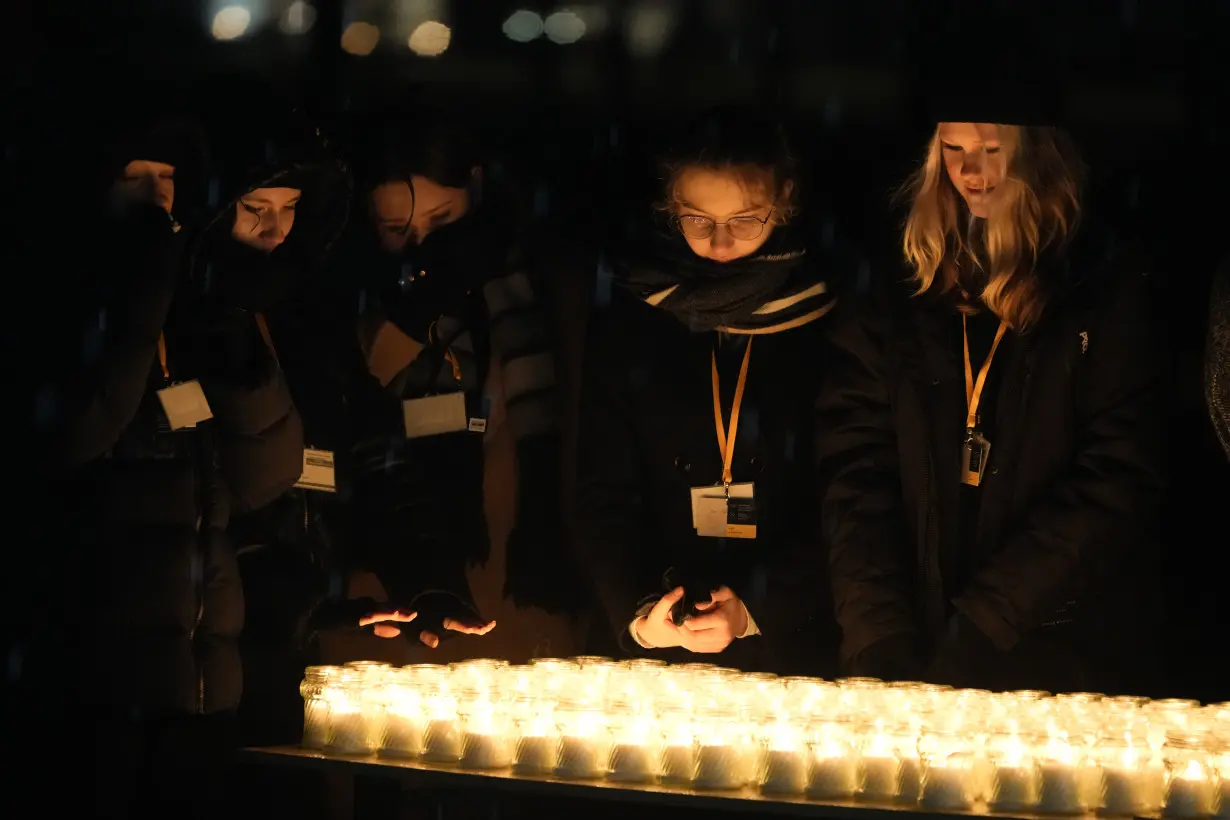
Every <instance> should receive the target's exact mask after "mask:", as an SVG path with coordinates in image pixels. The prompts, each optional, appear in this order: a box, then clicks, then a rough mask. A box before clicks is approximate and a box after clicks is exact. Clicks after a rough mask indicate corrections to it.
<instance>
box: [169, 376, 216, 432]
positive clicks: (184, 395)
mask: <svg viewBox="0 0 1230 820" xmlns="http://www.w3.org/2000/svg"><path fill="white" fill-rule="evenodd" d="M158 401H159V402H160V403H161V404H162V412H164V413H166V414H167V423H168V424H169V425H170V426H171V429H172V430H188V429H191V428H193V427H196V426H197V425H198V424H199V423H201V422H202V421H209V420H210V419H212V418H213V417H214V414H213V411H212V410H210V409H209V402H208V401H206V399H205V391H204V390H202V389H201V383H200V382H198V381H197V380H196V379H193V380H192V381H190V382H181V383H179V384H173V385H171V386H170V387H164V388H162V389H161V390H159V391H158Z"/></svg>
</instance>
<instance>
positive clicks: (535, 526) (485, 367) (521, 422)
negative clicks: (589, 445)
mask: <svg viewBox="0 0 1230 820" xmlns="http://www.w3.org/2000/svg"><path fill="white" fill-rule="evenodd" d="M373 125H374V128H373V131H372V132H371V133H370V134H364V133H361V134H360V138H359V140H358V146H359V147H358V148H357V150H356V152H355V162H356V176H357V178H358V180H359V184H360V192H359V197H358V202H359V205H358V208H361V209H362V211H363V212H364V216H365V217H366V218H365V219H359V220H356V224H355V225H354V230H353V231H352V232H351V233H352V235H351V237H350V239H351V242H350V243H349V246H348V248H347V253H345V254H343V255H342V256H341V257H340V259H339V262H340V263H341V264H343V265H344V266H345V270H346V272H347V273H346V275H348V276H349V277H350V278H351V279H352V281H354V280H356V279H357V280H358V281H357V284H358V285H359V286H360V288H361V290H362V296H361V299H362V303H361V305H360V310H361V312H362V318H361V321H360V327H359V334H360V337H361V344H362V346H363V349H364V352H365V355H366V357H367V361H368V365H369V368H370V371H371V373H372V374H373V375H374V376H375V377H376V378H377V379H378V381H379V382H380V383H381V384H382V385H383V386H384V389H385V390H386V392H387V395H388V396H389V398H390V400H391V401H392V402H393V403H394V406H395V407H396V408H397V410H398V412H397V415H396V420H395V422H394V424H393V425H387V424H384V422H385V421H386V420H385V419H381V420H380V421H377V422H374V423H373V425H372V426H371V428H370V429H369V431H368V435H367V436H366V438H365V439H363V440H361V441H360V442H358V446H357V448H356V450H355V474H354V487H353V520H354V521H355V522H356V525H355V526H356V529H355V539H356V542H357V544H356V555H355V556H354V557H355V560H356V561H357V562H358V563H359V564H360V565H363V566H366V567H368V568H370V569H371V570H373V572H374V573H375V575H376V576H377V577H378V578H379V580H380V582H381V584H382V585H383V587H384V589H385V592H386V593H387V595H388V597H389V599H390V600H391V601H393V602H396V603H397V604H398V605H400V606H406V607H410V608H412V609H414V610H415V611H416V612H418V618H419V620H418V623H417V624H416V629H415V630H414V631H415V632H416V633H417V635H418V638H419V639H420V641H421V642H422V643H425V644H426V645H428V646H435V645H436V644H437V643H438V642H439V641H440V640H441V639H443V638H445V637H447V636H448V633H450V632H453V633H456V632H461V633H469V634H485V633H486V632H487V631H489V630H490V629H491V628H492V627H493V626H494V622H492V621H489V620H488V619H486V618H483V617H482V616H481V615H480V614H479V611H478V606H477V602H476V600H475V597H474V594H473V592H472V590H471V586H470V578H469V575H470V572H471V570H473V569H474V568H476V567H478V566H480V565H485V564H486V563H487V561H488V559H489V557H491V556H492V554H493V553H492V543H491V535H490V533H489V532H488V522H487V510H488V509H489V506H488V507H487V508H486V509H485V505H484V502H485V500H489V499H487V496H486V490H485V488H484V474H485V470H484V465H485V463H486V450H487V447H486V444H485V443H490V442H492V441H493V436H495V435H496V434H497V433H498V432H499V428H500V427H506V428H507V429H508V431H509V432H510V433H511V435H512V437H513V438H514V439H515V460H516V488H515V498H516V500H515V513H514V515H515V518H514V524H513V529H512V532H511V534H510V535H509V538H508V544H507V550H506V556H507V557H506V561H505V562H504V573H503V578H502V582H501V584H502V587H503V589H502V596H503V597H507V598H510V599H511V600H512V602H513V603H514V604H515V605H516V606H517V607H518V608H527V607H536V608H539V609H543V610H547V611H548V612H552V613H557V612H561V611H566V610H568V609H569V608H570V599H571V596H573V595H574V594H575V589H574V587H575V585H574V584H570V583H569V582H568V581H567V579H568V578H569V577H570V575H569V572H568V562H567V556H566V555H564V554H563V549H562V542H561V536H560V524H559V522H560V518H559V503H558V498H559V493H560V488H559V473H560V469H559V468H560V463H559V462H560V457H559V450H558V435H557V423H558V418H557V417H558V410H557V407H556V395H555V382H554V378H555V375H554V374H555V367H554V348H553V346H552V338H551V334H550V332H549V330H548V327H547V325H546V321H545V315H544V313H543V311H542V308H541V305H540V300H539V291H540V283H538V282H536V281H535V280H533V279H532V278H531V276H530V274H529V273H528V271H527V268H526V257H525V254H524V251H523V247H522V242H523V240H524V239H525V228H526V226H525V224H524V220H523V216H522V215H523V213H524V209H522V208H521V207H520V203H519V202H518V200H517V197H516V194H515V192H514V189H513V188H512V187H511V186H510V185H508V184H507V182H506V180H505V179H504V178H503V177H502V175H501V174H500V169H499V168H498V167H497V166H495V165H494V164H490V163H486V162H484V156H483V153H482V151H481V150H480V148H479V146H478V144H477V142H476V141H475V140H474V138H473V137H472V136H471V134H470V132H469V131H468V130H467V129H465V128H462V127H459V126H458V125H456V124H454V123H453V122H452V120H451V118H450V117H449V116H448V115H447V114H446V113H445V112H440V111H432V110H428V109H425V108H419V109H416V110H415V111H414V113H413V116H412V117H407V118H403V117H400V116H397V115H392V114H388V113H383V114H382V115H380V116H378V117H374V118H373ZM382 425H383V426H382ZM490 486H491V485H489V487H490ZM527 651H528V650H527Z"/></svg>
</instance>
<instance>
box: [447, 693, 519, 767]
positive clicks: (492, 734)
mask: <svg viewBox="0 0 1230 820" xmlns="http://www.w3.org/2000/svg"><path fill="white" fill-rule="evenodd" d="M457 726H458V729H459V730H460V732H461V766H462V768H466V769H503V768H506V767H508V766H511V765H512V762H513V736H512V735H513V728H512V720H511V718H510V717H509V713H508V710H507V709H506V708H504V707H503V706H502V704H501V701H500V700H499V699H498V695H497V696H493V695H492V694H491V692H489V691H488V690H486V689H470V690H463V691H462V692H460V693H459V696H458V699H457Z"/></svg>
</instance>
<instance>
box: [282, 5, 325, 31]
mask: <svg viewBox="0 0 1230 820" xmlns="http://www.w3.org/2000/svg"><path fill="white" fill-rule="evenodd" d="M315 22H316V7H315V6H313V5H311V4H309V3H306V2H304V0H295V2H293V3H291V4H290V5H289V6H287V7H286V11H284V12H283V13H282V19H281V20H279V21H278V28H279V29H280V30H281V31H282V33H283V34H307V33H308V31H309V30H311V28H312V24H314V23H315Z"/></svg>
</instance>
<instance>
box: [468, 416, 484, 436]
mask: <svg viewBox="0 0 1230 820" xmlns="http://www.w3.org/2000/svg"><path fill="white" fill-rule="evenodd" d="M470 432H471V433H485V432H487V420H486V419H479V418H474V419H470Z"/></svg>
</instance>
